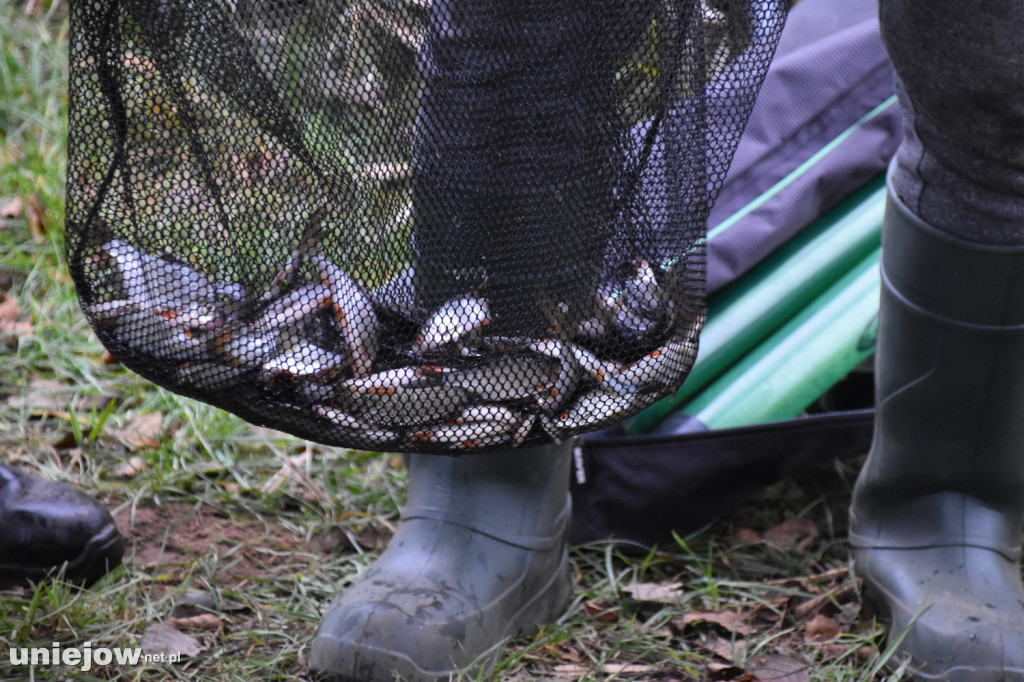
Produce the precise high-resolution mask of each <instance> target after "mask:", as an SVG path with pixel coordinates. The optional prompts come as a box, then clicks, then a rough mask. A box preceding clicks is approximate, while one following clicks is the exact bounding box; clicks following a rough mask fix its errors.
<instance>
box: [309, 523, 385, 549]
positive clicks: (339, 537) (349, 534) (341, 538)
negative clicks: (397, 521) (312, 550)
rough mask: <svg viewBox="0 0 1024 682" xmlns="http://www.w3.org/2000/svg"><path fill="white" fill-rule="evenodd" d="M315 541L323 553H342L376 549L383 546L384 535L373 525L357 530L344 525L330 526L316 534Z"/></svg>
mask: <svg viewBox="0 0 1024 682" xmlns="http://www.w3.org/2000/svg"><path fill="white" fill-rule="evenodd" d="M317 542H318V543H319V545H320V551H322V552H324V553H325V554H343V553H345V552H363V551H366V550H375V549H378V548H380V547H383V546H384V544H385V542H386V537H385V535H384V532H383V531H381V530H380V529H379V528H376V527H374V526H367V527H365V528H363V529H361V530H358V531H356V530H353V529H352V528H346V527H344V526H331V527H330V528H327V529H326V530H324V531H323V532H322V533H320V534H319V535H318V536H317Z"/></svg>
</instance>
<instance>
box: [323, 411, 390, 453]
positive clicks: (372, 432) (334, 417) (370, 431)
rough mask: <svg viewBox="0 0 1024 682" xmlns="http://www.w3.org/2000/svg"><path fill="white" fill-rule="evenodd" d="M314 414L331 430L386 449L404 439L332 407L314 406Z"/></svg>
mask: <svg viewBox="0 0 1024 682" xmlns="http://www.w3.org/2000/svg"><path fill="white" fill-rule="evenodd" d="M313 412H314V413H315V414H317V415H318V416H319V417H322V418H323V419H325V420H327V422H328V424H329V425H330V427H331V429H332V430H334V431H340V433H341V434H343V435H344V436H349V437H354V438H357V439H359V440H360V441H362V442H363V443H367V444H370V445H372V446H373V447H381V448H386V447H389V446H391V445H392V444H395V443H397V442H398V441H399V440H401V439H402V435H401V434H400V433H398V432H397V431H394V430H393V429H389V428H387V427H386V426H382V425H380V424H371V423H367V422H365V421H362V420H361V419H357V418H356V417H354V416H352V415H350V414H346V413H345V412H342V411H341V410H338V409H336V408H334V407H331V406H330V405H314V406H313Z"/></svg>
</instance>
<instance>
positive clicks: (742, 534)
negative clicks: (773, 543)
mask: <svg viewBox="0 0 1024 682" xmlns="http://www.w3.org/2000/svg"><path fill="white" fill-rule="evenodd" d="M733 539H734V540H735V541H736V542H738V543H740V544H744V545H756V544H758V543H759V542H761V536H760V535H758V534H757V532H755V531H753V530H751V529H749V528H739V529H737V530H736V532H735V533H733Z"/></svg>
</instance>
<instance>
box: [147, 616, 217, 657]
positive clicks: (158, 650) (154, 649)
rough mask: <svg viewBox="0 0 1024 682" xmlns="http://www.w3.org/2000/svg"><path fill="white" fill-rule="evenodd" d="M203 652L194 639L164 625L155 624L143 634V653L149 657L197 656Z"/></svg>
mask: <svg viewBox="0 0 1024 682" xmlns="http://www.w3.org/2000/svg"><path fill="white" fill-rule="evenodd" d="M202 650H203V647H202V646H201V645H200V644H199V642H198V641H196V640H195V639H194V638H192V637H189V636H188V635H185V634H182V633H181V631H179V630H177V629H175V628H172V627H171V626H170V625H164V624H163V623H153V624H152V625H150V626H149V627H147V628H146V631H145V632H143V633H142V653H144V654H147V655H149V656H156V657H160V656H163V657H167V656H179V657H180V656H195V655H196V654H198V653H199V652H200V651H202Z"/></svg>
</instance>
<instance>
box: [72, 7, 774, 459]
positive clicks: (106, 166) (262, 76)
mask: <svg viewBox="0 0 1024 682" xmlns="http://www.w3.org/2000/svg"><path fill="white" fill-rule="evenodd" d="M71 10H72V35H71V53H70V73H71V83H70V97H71V102H70V115H69V116H70V120H69V168H68V193H67V199H68V209H67V231H68V234H67V255H68V263H69V266H70V271H71V274H72V276H73V278H74V281H75V283H76V285H77V287H78V292H79V296H80V299H81V303H82V308H83V310H84V311H85V314H86V316H87V317H88V320H89V322H90V323H91V324H92V326H93V328H94V329H95V331H96V334H97V335H98V336H99V338H100V339H101V340H102V342H103V343H104V345H105V346H106V347H107V348H108V349H109V350H110V351H111V353H113V355H114V356H115V357H117V358H118V359H119V360H120V361H121V362H122V363H123V364H124V365H126V366H127V367H129V368H131V369H133V370H134V371H136V372H138V373H139V374H141V375H142V376H144V377H146V378H148V379H150V380H152V381H154V382H156V383H157V384H160V385H161V386H165V387H167V388H168V389H170V390H172V391H175V392H178V393H182V394H185V395H188V396H191V397H193V398H197V399H199V400H203V401H206V402H208V403H211V404H213V405H216V406H218V407H221V408H224V409H226V410H230V411H231V412H234V413H235V414H238V415H240V416H241V417H243V418H244V419H246V420H248V421H250V422H253V423H256V424H261V425H268V426H271V427H274V428H277V429H281V430H283V431H287V432H290V433H293V434H295V435H298V436H301V437H303V438H308V439H312V440H315V441H319V442H322V443H327V444H333V445H341V446H347V447H354V448H360V449H370V450H377V449H389V450H403V451H417V452H439V453H440V452H444V453H454V452H476V451H484V450H489V449H496V448H509V447H516V446H530V445H541V444H544V443H548V442H551V441H553V440H554V441H557V440H560V439H564V438H567V437H569V436H572V435H574V434H579V433H583V432H586V431H591V430H595V429H598V428H601V427H604V426H608V425H611V424H614V423H616V422H618V421H620V420H622V419H624V418H626V417H628V416H630V415H632V414H634V413H635V412H637V411H639V410H640V409H642V408H644V407H645V406H647V405H650V404H651V403H652V402H654V401H656V400H658V399H659V398H661V397H663V396H665V395H667V394H669V393H671V392H672V391H674V390H675V389H676V388H677V387H678V386H679V384H680V383H681V382H682V381H683V379H684V378H685V377H686V375H687V373H688V371H689V369H690V367H691V365H692V364H693V361H694V357H695V355H696V352H697V337H698V332H699V330H700V327H701V324H702V321H703V319H704V305H703V288H704V259H705V256H704V235H705V223H706V218H707V215H708V212H709V210H710V207H711V205H712V202H713V200H714V198H715V195H716V193H717V191H718V188H719V186H720V184H721V182H722V180H723V176H724V174H725V171H726V168H727V167H728V164H729V161H730V158H731V156H732V153H733V150H734V148H735V146H736V143H737V141H738V138H739V135H740V132H741V131H742V128H743V126H744V123H745V121H746V119H747V114H748V112H749V110H750V107H751V105H752V103H753V99H754V96H755V94H756V92H757V89H758V86H759V84H760V82H761V78H762V76H763V74H764V72H765V70H766V68H767V65H768V62H769V60H770V58H771V55H772V53H773V50H774V47H775V43H776V38H777V35H778V33H779V30H780V28H781V25H782V21H783V15H784V10H785V3H784V2H783V0H764V1H759V0H746V1H743V0H684V1H682V2H677V1H675V0H613V1H604V0H600V1H593V2H579V1H578V0H347V1H335V0H265V1H260V0H255V1H252V2H246V1H245V0H191V1H190V0H148V1H142V0H103V1H102V2H100V1H93V0H73V1H72V3H71Z"/></svg>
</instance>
